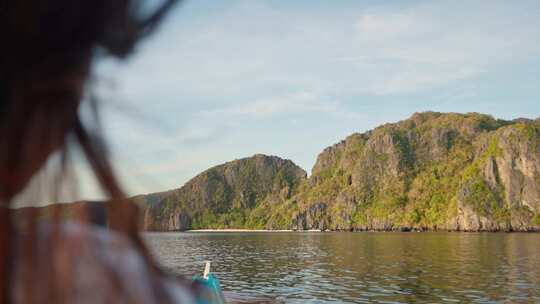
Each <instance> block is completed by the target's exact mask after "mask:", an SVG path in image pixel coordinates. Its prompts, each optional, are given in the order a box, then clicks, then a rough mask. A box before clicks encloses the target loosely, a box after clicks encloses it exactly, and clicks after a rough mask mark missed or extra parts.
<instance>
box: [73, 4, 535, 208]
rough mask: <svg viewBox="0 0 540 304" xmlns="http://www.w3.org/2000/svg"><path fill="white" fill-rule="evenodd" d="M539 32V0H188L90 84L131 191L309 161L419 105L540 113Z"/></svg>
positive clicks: (88, 193)
mask: <svg viewBox="0 0 540 304" xmlns="http://www.w3.org/2000/svg"><path fill="white" fill-rule="evenodd" d="M538 37H540V2H538V1H530V2H528V1H519V2H510V1H463V2H461V1H262V0H261V1H258V0H253V1H214V0H212V1H210V0H208V1H201V0H198V1H186V2H185V3H184V4H183V5H181V6H178V7H177V8H176V9H175V10H174V12H173V13H172V14H171V15H170V17H169V18H168V19H167V20H166V22H165V23H164V24H163V26H162V27H161V29H160V30H159V31H158V32H157V33H156V35H154V36H153V37H151V38H150V39H149V40H148V41H146V42H145V43H143V44H142V45H141V46H140V47H139V49H138V51H137V53H136V54H135V55H134V56H133V57H132V58H131V59H130V60H128V61H126V62H121V63H119V62H116V61H112V60H105V61H102V62H101V63H100V64H99V65H98V66H97V68H96V69H95V71H94V72H95V75H96V77H97V82H96V87H95V89H96V92H97V94H98V95H99V96H100V99H101V100H102V102H103V104H102V106H103V107H102V111H103V115H104V122H103V124H104V129H105V130H106V132H107V138H108V140H109V142H110V144H111V147H112V151H113V152H114V163H115V165H116V166H117V169H118V171H119V172H120V175H121V176H122V178H123V181H124V183H125V186H126V188H127V189H128V192H129V193H130V194H140V193H148V192H153V191H161V190H167V189H173V188H178V187H180V186H182V185H183V184H184V183H185V182H186V181H187V180H188V179H190V178H191V177H193V176H194V175H196V174H197V173H198V172H200V171H202V170H204V169H207V168H209V167H211V166H214V165H217V164H220V163H223V162H226V161H229V160H233V159H237V158H242V157H246V156H251V155H253V154H255V153H264V154H272V155H277V156H280V157H283V158H287V159H291V160H293V161H294V162H295V163H296V164H298V165H300V166H301V167H303V168H304V169H306V170H307V171H308V172H309V171H310V169H311V167H312V166H313V164H314V162H315V160H316V157H317V154H318V153H319V152H321V151H322V149H324V148H325V147H327V146H329V145H332V144H334V143H336V142H338V141H340V140H342V139H344V138H345V137H346V136H347V135H349V134H351V133H353V132H363V131H366V130H369V129H371V128H374V127H376V126H377V125H379V124H382V123H385V122H394V121H397V120H401V119H405V118H407V117H409V116H410V115H411V114H412V113H414V112H417V111H426V110H432V111H443V112H471V111H475V112H483V113H488V114H491V115H493V116H495V117H498V118H506V119H512V118H516V117H529V118H536V117H538V116H540V102H539V98H538V90H539V88H540V77H539V76H540V39H538ZM82 171H83V177H82V178H81V188H82V192H81V193H82V194H81V195H82V196H83V197H86V198H94V197H99V196H100V195H99V192H98V191H97V190H96V187H95V186H94V185H93V184H92V182H91V180H90V178H88V176H86V177H84V176H85V175H86V174H85V171H86V170H85V169H84V168H83V169H82Z"/></svg>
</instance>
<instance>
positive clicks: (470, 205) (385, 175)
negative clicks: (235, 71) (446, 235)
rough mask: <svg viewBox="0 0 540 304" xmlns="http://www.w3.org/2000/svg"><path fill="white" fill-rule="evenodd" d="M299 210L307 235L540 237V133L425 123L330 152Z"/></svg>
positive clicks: (519, 127)
mask: <svg viewBox="0 0 540 304" xmlns="http://www.w3.org/2000/svg"><path fill="white" fill-rule="evenodd" d="M293 201H294V202H295V205H296V206H298V209H299V212H298V213H297V214H296V218H294V219H293V220H292V223H291V226H293V227H295V228H303V229H309V228H320V227H324V228H329V229H338V230H349V229H357V230H408V229H420V230H424V229H432V230H437V229H447V230H466V231H484V230H488V231H494V230H536V229H539V228H540V124H539V123H538V120H536V121H532V120H525V119H520V120H516V121H503V120H496V119H494V118H492V117H491V116H488V115H482V114H477V113H471V114H454V113H450V114H442V113H433V112H427V113H417V114H414V115H413V116H412V117H411V118H410V119H407V120H404V121H401V122H398V123H395V124H387V125H384V126H381V127H378V128H376V129H374V130H372V131H369V132H366V133H364V134H353V135H351V136H349V137H348V138H346V139H345V140H344V141H342V142H340V143H338V144H336V145H334V146H332V147H329V148H327V149H325V150H324V151H323V152H322V153H321V154H320V155H319V156H318V158H317V162H316V164H315V166H314V167H313V170H312V176H311V177H310V178H309V180H308V181H307V185H306V186H305V187H303V188H301V191H299V193H297V195H295V196H294V197H293ZM321 204H324V205H325V206H327V207H325V210H326V212H322V213H319V214H318V215H316V216H315V217H318V218H310V217H309V215H310V214H313V212H311V211H310V210H312V208H316V209H320V207H318V206H321ZM306 218H310V221H307V220H306ZM299 223H301V224H299Z"/></svg>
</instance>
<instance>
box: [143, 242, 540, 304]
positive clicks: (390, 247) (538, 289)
mask: <svg viewBox="0 0 540 304" xmlns="http://www.w3.org/2000/svg"><path fill="white" fill-rule="evenodd" d="M146 238H147V240H148V243H149V245H150V246H151V248H152V249H153V251H154V253H155V255H156V256H157V257H158V259H159V260H160V261H161V263H162V265H163V266H164V267H166V268H167V269H168V270H170V271H172V272H174V273H177V274H185V275H188V276H191V275H193V274H195V273H200V272H201V271H202V269H203V266H202V265H203V261H205V260H211V261H213V271H214V272H215V273H216V275H217V276H218V277H219V278H220V280H221V283H222V285H223V288H224V289H225V290H227V291H232V292H234V293H236V294H239V295H243V296H262V297H270V298H274V299H278V300H282V301H285V302H286V303H336V302H337V303H367V302H375V303H410V302H416V303H427V302H431V303H433V302H437V303H441V302H472V303H492V302H496V301H505V302H506V301H507V302H512V303H535V302H539V303H540V234H519V233H513V234H503V233H368V232H363V233H292V232H291V233H149V234H146Z"/></svg>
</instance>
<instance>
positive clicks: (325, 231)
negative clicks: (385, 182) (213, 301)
mask: <svg viewBox="0 0 540 304" xmlns="http://www.w3.org/2000/svg"><path fill="white" fill-rule="evenodd" d="M143 232H150V233H152V232H157V233H160V232H182V233H235V232H246V233H283V232H294V233H355V232H385V233H426V232H434V233H438V232H447V233H540V230H510V231H509V230H429V229H427V230H420V229H418V230H416V229H413V230H384V229H381V230H377V229H369V230H353V231H351V230H320V229H309V230H292V229H276V230H270V229H235V228H226V229H189V230H170V231H143Z"/></svg>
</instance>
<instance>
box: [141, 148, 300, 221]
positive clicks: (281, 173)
mask: <svg viewBox="0 0 540 304" xmlns="http://www.w3.org/2000/svg"><path fill="white" fill-rule="evenodd" d="M305 179H306V172H305V171H304V170H302V169H301V168H300V167H298V166H296V165H295V164H294V163H293V162H292V161H290V160H284V159H281V158H278V157H275V156H266V155H260V154H258V155H254V156H253V157H249V158H244V159H239V160H235V161H232V162H228V163H225V164H223V165H219V166H216V167H213V168H211V169H208V170H206V171H204V172H203V173H201V174H199V175H197V176H196V177H194V178H193V179H191V180H190V181H188V182H187V183H186V184H185V185H184V186H183V187H181V188H179V189H176V190H172V191H167V192H161V193H154V194H149V195H144V196H138V197H135V198H134V200H135V201H136V202H137V203H138V204H139V205H141V206H142V207H143V219H142V222H143V228H144V229H145V230H157V231H174V230H185V229H196V228H226V227H243V226H245V225H248V224H249V225H259V224H261V223H256V222H255V221H256V216H255V214H254V213H253V212H254V211H255V213H256V211H257V210H260V209H261V208H271V207H272V206H266V205H272V204H273V203H275V202H281V201H283V200H287V199H289V198H290V195H291V194H292V193H293V192H294V191H296V189H297V187H298V186H299V185H300V183H301V182H302V181H304V180H305ZM248 220H250V222H249V223H248Z"/></svg>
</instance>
